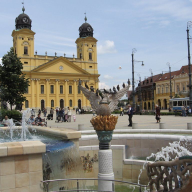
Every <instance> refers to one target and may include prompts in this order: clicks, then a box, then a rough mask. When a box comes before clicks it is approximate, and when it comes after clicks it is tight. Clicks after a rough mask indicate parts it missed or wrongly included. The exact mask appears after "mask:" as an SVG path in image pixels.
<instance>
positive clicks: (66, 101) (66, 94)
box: [64, 79, 69, 107]
mask: <svg viewBox="0 0 192 192" xmlns="http://www.w3.org/2000/svg"><path fill="white" fill-rule="evenodd" d="M68 81H69V80H68V79H65V101H64V104H65V106H64V107H68V106H69V105H68V103H69V101H68V92H69V91H68V89H67V88H68V85H67V82H68Z"/></svg>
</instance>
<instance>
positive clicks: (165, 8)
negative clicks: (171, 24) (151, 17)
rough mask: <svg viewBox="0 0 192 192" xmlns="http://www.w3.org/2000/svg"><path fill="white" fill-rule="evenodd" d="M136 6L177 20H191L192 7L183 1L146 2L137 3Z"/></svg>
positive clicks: (149, 0)
mask: <svg viewBox="0 0 192 192" xmlns="http://www.w3.org/2000/svg"><path fill="white" fill-rule="evenodd" d="M136 5H139V6H142V7H143V10H147V11H152V12H155V13H159V14H164V15H165V16H171V17H174V18H176V19H177V20H188V19H190V18H191V7H190V6H188V4H187V3H186V1H183V0H162V1H154V0H145V1H139V2H138V1H137V2H136Z"/></svg>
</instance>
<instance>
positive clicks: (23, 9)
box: [22, 1, 25, 14]
mask: <svg viewBox="0 0 192 192" xmlns="http://www.w3.org/2000/svg"><path fill="white" fill-rule="evenodd" d="M22 4H23V8H22V11H23V14H24V12H25V7H24V1H23V2H22Z"/></svg>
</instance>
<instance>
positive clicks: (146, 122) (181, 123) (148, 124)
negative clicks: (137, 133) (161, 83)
mask: <svg viewBox="0 0 192 192" xmlns="http://www.w3.org/2000/svg"><path fill="white" fill-rule="evenodd" d="M72 114H75V111H73V113H72ZM117 116H118V122H117V125H116V129H132V127H128V115H124V116H119V115H117ZM41 117H43V114H42V115H41ZM92 117H93V115H92V114H81V115H79V114H77V115H76V122H74V121H73V118H71V122H62V123H61V122H60V123H56V122H55V120H56V116H55V114H54V117H53V120H47V126H48V127H55V128H57V127H58V128H69V129H74V130H78V125H79V124H83V127H84V128H85V129H87V130H93V127H92V125H91V123H90V120H91V118H92ZM161 122H162V123H165V128H166V129H187V123H192V117H181V116H173V115H170V116H161ZM133 123H138V128H139V129H159V123H156V120H155V116H152V115H134V116H133Z"/></svg>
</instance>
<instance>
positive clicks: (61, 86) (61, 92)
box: [60, 85, 63, 94]
mask: <svg viewBox="0 0 192 192" xmlns="http://www.w3.org/2000/svg"><path fill="white" fill-rule="evenodd" d="M60 94H63V85H60Z"/></svg>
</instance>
